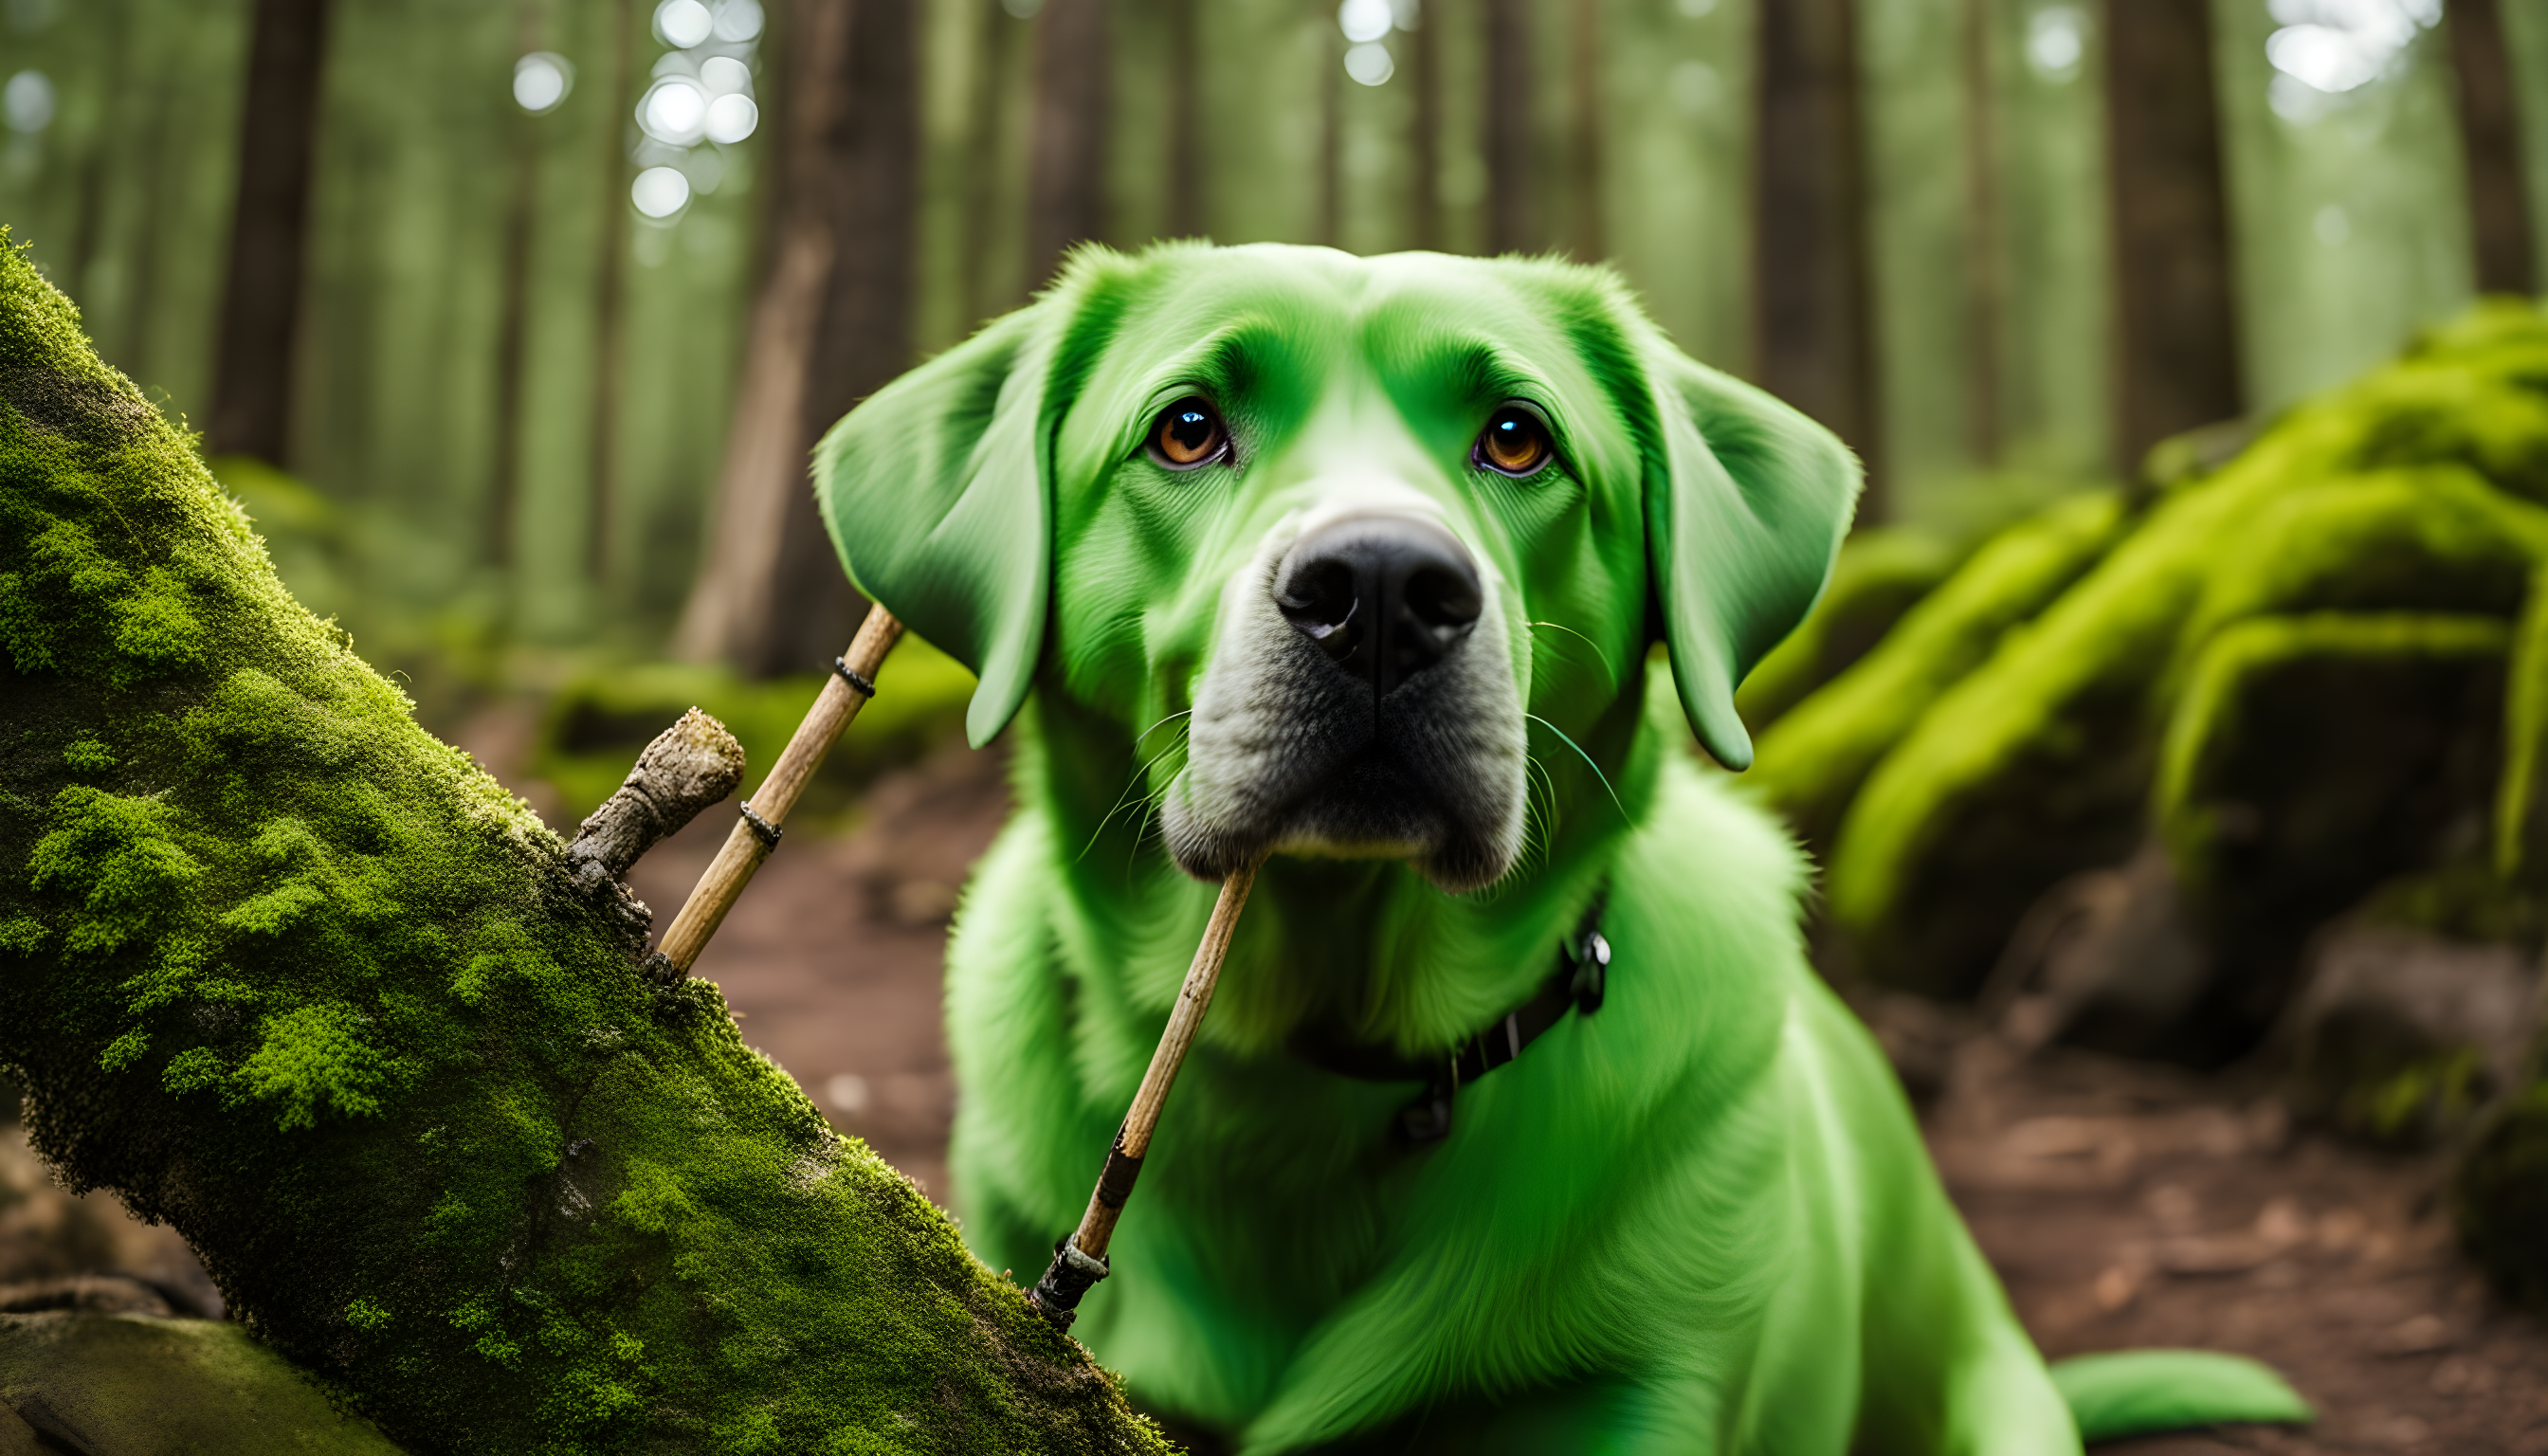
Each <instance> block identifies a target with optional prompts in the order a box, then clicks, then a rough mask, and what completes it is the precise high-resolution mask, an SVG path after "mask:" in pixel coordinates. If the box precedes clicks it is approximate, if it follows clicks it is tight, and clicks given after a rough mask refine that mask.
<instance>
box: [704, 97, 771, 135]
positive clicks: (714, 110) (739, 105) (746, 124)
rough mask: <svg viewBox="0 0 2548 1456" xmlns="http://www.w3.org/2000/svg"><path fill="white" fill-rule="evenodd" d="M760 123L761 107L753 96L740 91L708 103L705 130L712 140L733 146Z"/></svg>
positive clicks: (750, 133)
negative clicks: (754, 100)
mask: <svg viewBox="0 0 2548 1456" xmlns="http://www.w3.org/2000/svg"><path fill="white" fill-rule="evenodd" d="M760 125H761V108H760V107H758V106H755V105H753V102H752V98H751V97H749V96H746V95H744V94H743V93H741V92H739V91H738V92H734V93H731V94H728V95H725V96H720V97H718V98H717V99H716V100H714V101H711V102H709V103H708V113H707V120H706V125H705V127H704V128H703V130H704V131H705V132H706V134H707V138H708V139H709V140H710V141H715V142H721V143H723V144H724V145H727V146H732V145H733V144H735V143H736V142H738V141H741V140H742V139H743V138H745V137H749V136H751V135H752V130H753V128H755V127H758V126H760Z"/></svg>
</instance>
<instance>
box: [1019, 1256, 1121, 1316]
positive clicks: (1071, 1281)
mask: <svg viewBox="0 0 2548 1456" xmlns="http://www.w3.org/2000/svg"><path fill="white" fill-rule="evenodd" d="M1107 1272H1108V1270H1107V1261H1106V1260H1105V1259H1102V1258H1096V1259H1092V1258H1090V1257H1089V1256H1088V1255H1086V1254H1084V1253H1081V1252H1080V1251H1079V1245H1077V1244H1075V1243H1073V1242H1071V1241H1070V1240H1069V1239H1067V1238H1065V1239H1063V1240H1062V1241H1061V1242H1059V1243H1056V1244H1054V1245H1053V1246H1052V1263H1051V1265H1050V1266H1049V1267H1047V1269H1046V1270H1045V1271H1044V1278H1042V1279H1039V1280H1037V1281H1036V1287H1035V1288H1034V1289H1032V1290H1030V1291H1028V1292H1027V1298H1028V1299H1029V1300H1032V1301H1033V1302H1034V1303H1035V1307H1036V1308H1037V1309H1039V1310H1041V1311H1043V1312H1044V1317H1045V1318H1046V1319H1049V1320H1051V1321H1052V1325H1053V1328H1055V1329H1068V1328H1069V1327H1070V1321H1072V1320H1073V1319H1078V1318H1079V1301H1080V1299H1081V1297H1082V1296H1084V1295H1086V1294H1087V1293H1088V1291H1089V1290H1091V1289H1093V1288H1095V1287H1096V1284H1097V1281H1098V1280H1100V1279H1103V1278H1105V1277H1106V1275H1107Z"/></svg>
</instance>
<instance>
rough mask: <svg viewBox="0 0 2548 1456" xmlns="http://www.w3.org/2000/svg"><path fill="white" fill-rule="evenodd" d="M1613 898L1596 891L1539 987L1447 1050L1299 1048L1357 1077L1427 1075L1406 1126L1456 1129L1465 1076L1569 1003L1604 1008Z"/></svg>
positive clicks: (1533, 1036)
mask: <svg viewBox="0 0 2548 1456" xmlns="http://www.w3.org/2000/svg"><path fill="white" fill-rule="evenodd" d="M1608 899H1609V890H1608V888H1607V887H1606V886H1605V887H1604V888H1602V889H1599V890H1596V891H1594V892H1593V895H1592V904H1591V905H1590V906H1589V907H1587V908H1586V909H1585V911H1584V918H1583V919H1582V920H1580V921H1578V922H1576V926H1575V933H1574V934H1573V935H1571V936H1568V937H1567V938H1566V939H1565V940H1564V941H1563V942H1561V943H1559V945H1558V948H1557V969H1556V970H1554V971H1552V972H1551V973H1550V974H1549V977H1548V979H1547V980H1546V981H1544V982H1542V983H1541V985H1540V988H1539V991H1538V994H1536V995H1534V996H1532V997H1531V998H1530V999H1529V1000H1527V1001H1525V1002H1523V1003H1522V1004H1521V1005H1519V1006H1516V1007H1514V1008H1513V1009H1512V1010H1510V1011H1508V1012H1505V1013H1504V1014H1503V1015H1502V1016H1501V1017H1500V1018H1498V1019H1497V1020H1496V1021H1495V1022H1494V1023H1493V1024H1492V1025H1490V1026H1488V1027H1486V1028H1485V1029H1484V1030H1482V1031H1480V1032H1478V1033H1477V1034H1475V1035H1474V1036H1471V1037H1469V1038H1468V1039H1467V1040H1465V1041H1463V1042H1461V1043H1460V1044H1459V1045H1458V1046H1456V1047H1452V1048H1451V1049H1450V1050H1449V1051H1446V1052H1444V1053H1442V1054H1441V1055H1439V1056H1433V1057H1426V1058H1422V1059H1416V1058H1411V1057H1405V1056H1400V1055H1398V1054H1397V1053H1396V1052H1394V1051H1391V1050H1389V1049H1388V1048H1386V1047H1355V1046H1347V1045H1343V1044H1339V1043H1334V1042H1329V1041H1325V1040H1321V1039H1318V1038H1306V1039H1303V1040H1302V1041H1300V1042H1297V1043H1295V1044H1294V1047H1293V1048H1292V1049H1293V1054H1295V1055H1297V1056H1299V1057H1301V1058H1302V1059H1303V1060H1305V1061H1308V1062H1310V1063H1312V1064H1314V1065H1316V1066H1319V1067H1321V1068H1324V1069H1325V1070H1327V1071H1331V1072H1334V1073H1335V1074H1337V1075H1338V1076H1344V1077H1352V1078H1354V1079H1356V1080H1357V1081H1364V1082H1421V1083H1423V1084H1424V1094H1423V1095H1422V1096H1420V1097H1418V1098H1416V1099H1415V1101H1413V1102H1411V1103H1410V1104H1408V1105H1407V1106H1406V1107H1404V1108H1401V1109H1400V1110H1399V1113H1398V1131H1399V1132H1400V1134H1401V1135H1402V1136H1404V1137H1405V1138H1406V1139H1407V1140H1408V1141H1409V1142H1413V1143H1422V1142H1437V1141H1440V1140H1441V1139H1442V1138H1447V1137H1449V1136H1450V1134H1451V1100H1452V1098H1453V1097H1454V1096H1456V1095H1457V1094H1458V1092H1459V1090H1460V1087H1461V1084H1463V1083H1466V1082H1474V1081H1476V1080H1477V1079H1478V1078H1480V1077H1483V1076H1485V1075H1486V1074H1487V1073H1489V1072H1491V1071H1494V1070H1495V1069H1496V1068H1497V1067H1500V1066H1502V1065H1503V1064H1504V1063H1505V1062H1508V1061H1510V1060H1512V1059H1513V1058H1514V1057H1517V1056H1519V1055H1521V1053H1522V1048H1523V1047H1528V1046H1529V1045H1530V1044H1531V1043H1533V1042H1536V1041H1538V1040H1539V1039H1540V1038H1541V1037H1542V1036H1543V1035H1545V1034H1546V1033H1547V1032H1548V1030H1549V1029H1550V1028H1552V1027H1554V1026H1556V1025H1557V1024H1558V1023H1559V1022H1560V1021H1563V1020H1565V1018H1566V1013H1567V1012H1568V1011H1570V1010H1574V1011H1580V1012H1582V1013H1584V1014H1585V1015H1586V1016H1591V1015H1592V1013H1593V1012H1596V1011H1598V1010H1600V1009H1601V998H1602V996H1603V995H1604V993H1605V992H1606V991H1607V990H1608V980H1609V970H1610V943H1609V942H1608V941H1606V940H1604V939H1602V937H1601V911H1602V909H1603V907H1604V905H1605V904H1606V903H1607V901H1608Z"/></svg>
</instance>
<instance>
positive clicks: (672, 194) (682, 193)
mask: <svg viewBox="0 0 2548 1456" xmlns="http://www.w3.org/2000/svg"><path fill="white" fill-rule="evenodd" d="M628 200H629V201H630V202H631V203H633V204H635V205H636V208H637V211H639V212H641V213H643V214H645V215H646V216H647V217H649V218H669V217H671V216H673V215H674V214H675V213H678V212H680V211H681V210H682V209H683V208H685V207H687V206H689V204H690V179H689V178H687V177H684V176H683V175H682V174H681V171H680V169H678V168H675V167H648V168H647V169H646V170H644V171H642V172H640V173H638V174H637V180H636V181H635V182H632V183H630V184H629V187H628Z"/></svg>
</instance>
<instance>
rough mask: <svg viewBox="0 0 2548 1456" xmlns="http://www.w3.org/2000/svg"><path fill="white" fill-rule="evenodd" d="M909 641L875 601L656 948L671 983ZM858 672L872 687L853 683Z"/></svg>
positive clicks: (662, 970)
mask: <svg viewBox="0 0 2548 1456" xmlns="http://www.w3.org/2000/svg"><path fill="white" fill-rule="evenodd" d="M901 639H902V623H901V622H899V621H896V620H895V619H894V615H893V613H891V612H889V611H886V610H885V609H884V608H883V607H881V606H875V607H870V608H868V610H867V617H866V620H865V621H864V622H861V623H860V624H859V634H858V636H857V637H855V638H853V639H851V642H850V650H849V651H848V652H845V653H843V654H842V655H841V659H840V661H839V663H837V664H836V665H835V667H834V670H833V673H832V676H831V677H830V678H829V679H828V680H826V681H825V682H824V683H823V691H822V694H821V695H820V696H818V697H816V698H815V699H814V706H813V707H811V708H809V709H807V710H806V713H805V721H804V722H802V723H799V724H797V725H796V734H795V736H794V737H792V738H790V739H788V740H787V748H786V751H785V752H783V753H781V754H779V756H778V763H777V765H776V766H775V767H774V768H773V769H772V770H771V771H770V776H769V777H767V778H765V779H763V780H761V787H760V789H759V790H758V791H756V792H755V793H754V794H753V796H752V797H751V798H749V799H746V800H744V802H743V812H742V814H741V815H740V816H739V817H738V818H737V819H736V820H735V825H734V830H733V832H731V833H729V834H728V835H727V836H726V837H725V844H724V845H723V846H721V847H720V848H719V849H718V850H717V856H716V859H714V860H713V861H710V862H709V864H708V868H707V872H706V873H705V874H702V875H700V876H699V882H698V883H697V884H696V885H695V886H693V887H692V888H691V890H690V898H689V899H688V900H687V901H685V902H683V905H682V913H681V914H679V915H677V916H675V917H673V925H672V928H671V929H670V930H667V931H665V932H664V940H663V943H662V944H661V945H659V946H657V947H656V948H655V954H656V956H658V957H660V958H661V960H662V962H663V964H661V965H660V966H658V967H657V968H656V973H657V974H658V975H659V976H661V977H663V978H664V979H665V980H667V981H672V980H677V979H679V978H680V977H682V976H684V975H687V974H689V971H690V966H691V964H692V963H693V962H695V961H696V960H697V959H698V958H699V952H700V951H702V950H704V949H706V947H707V943H708V937H710V936H712V935H715V934H716V930H717V927H718V926H719V925H721V924H723V923H724V922H725V913H726V912H727V911H728V910H731V909H733V908H734V902H735V900H736V898H737V897H739V896H741V895H742V893H743V887H744V886H745V885H747V884H750V883H751V882H752V876H753V872H754V871H755V870H758V869H759V868H760V867H761V862H762V861H764V860H767V859H769V858H770V852H771V851H772V850H774V849H775V848H777V846H778V833H779V830H780V829H782V828H783V827H785V825H786V823H787V811H788V810H790V809H793V808H795V807H796V800H797V798H798V797H799V796H800V795H802V794H803V793H804V792H805V785H806V784H808V783H810V782H812V781H813V778H814V771H815V770H817V769H820V768H822V767H823V759H824V757H825V756H826V755H828V754H830V753H831V751H832V745H833V744H835V743H837V742H839V741H840V737H841V730H843V729H845V728H847V727H849V726H850V720H851V719H853V718H856V717H857V716H858V715H859V709H861V708H863V707H865V706H866V704H867V698H868V697H869V696H870V695H871V694H872V693H873V692H874V690H875V674H876V669H877V668H879V667H881V666H883V664H884V657H885V654H886V653H888V652H891V651H893V645H894V643H896V642H898V641H900V640H901ZM852 674H855V675H857V678H858V679H859V681H860V683H864V684H865V686H864V687H862V686H860V685H856V684H854V683H852V682H851V676H850V675H852Z"/></svg>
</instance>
